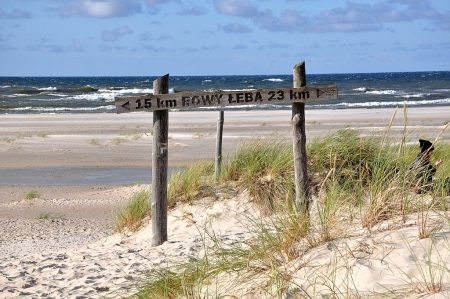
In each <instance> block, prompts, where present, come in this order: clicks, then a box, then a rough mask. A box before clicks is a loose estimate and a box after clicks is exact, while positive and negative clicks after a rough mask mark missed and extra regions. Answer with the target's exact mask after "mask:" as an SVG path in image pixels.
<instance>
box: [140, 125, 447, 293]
mask: <svg viewBox="0 0 450 299" xmlns="http://www.w3.org/2000/svg"><path fill="white" fill-rule="evenodd" d="M405 140H406V138H404V139H403V140H400V141H397V140H389V138H387V137H386V138H384V139H372V138H364V137H360V136H358V134H357V132H355V131H352V130H341V131H338V132H337V133H334V134H332V135H329V136H327V137H325V138H321V139H317V140H314V141H312V142H311V143H310V144H309V145H308V148H307V151H308V171H309V176H310V182H309V183H310V188H311V190H312V197H313V201H312V206H311V210H310V213H309V214H302V213H300V212H298V211H297V209H296V207H295V205H293V200H294V191H295V189H294V178H293V161H292V146H291V144H289V143H286V142H281V141H277V140H257V141H251V142H249V143H246V144H243V145H242V146H241V147H240V148H239V149H238V150H237V151H236V153H235V154H234V155H233V156H231V157H229V158H228V160H227V161H226V163H225V164H224V166H223V168H222V173H221V175H220V178H219V179H218V180H216V179H215V178H214V173H213V165H212V163H200V164H197V165H194V166H192V167H190V168H187V169H185V170H184V171H183V172H181V173H180V174H178V175H175V176H173V177H172V179H171V181H170V184H169V202H170V206H171V207H174V206H176V205H177V203H178V202H184V203H186V202H192V201H195V200H196V199H200V198H203V197H205V196H209V197H212V198H214V197H215V196H214V194H215V192H217V190H219V189H220V190H221V192H223V191H224V190H230V191H233V192H245V193H248V196H249V199H250V200H251V201H253V202H254V204H255V205H256V206H257V207H259V208H260V209H261V211H262V212H263V215H266V216H264V217H261V218H258V219H249V223H250V225H249V227H248V230H249V233H250V235H251V236H252V237H250V238H247V239H243V240H242V241H240V242H238V243H234V244H231V245H230V244H225V243H223V242H222V241H221V239H220V237H219V236H216V235H215V233H214V232H213V231H208V230H205V231H204V232H203V234H204V243H205V245H204V247H205V249H204V252H203V254H202V255H201V256H199V257H197V258H194V259H191V260H189V261H187V262H186V263H179V264H175V265H169V266H168V267H166V268H160V269H157V270H152V272H151V273H149V278H148V283H146V285H145V286H144V287H143V288H142V289H141V290H140V291H139V292H138V293H137V294H136V296H137V297H139V298H178V297H182V298H183V297H184V298H216V297H220V296H222V295H230V294H233V295H236V296H238V297H239V296H240V295H243V294H247V293H251V294H254V296H256V297H251V298H273V297H280V298H281V297H283V296H286V294H291V295H292V296H293V297H292V298H316V297H317V296H322V295H324V296H331V297H333V298H353V297H356V298H358V297H374V298H378V297H383V298H384V297H388V298H397V297H398V296H400V297H401V296H404V295H405V294H415V295H417V296H418V295H423V294H432V293H440V292H443V291H445V290H448V289H449V287H450V286H449V285H448V283H447V282H448V281H450V269H449V267H450V265H449V264H448V262H447V261H448V260H449V258H450V256H449V253H450V240H449V239H448V232H449V228H448V226H449V223H450V221H449V214H448V209H449V207H450V197H449V196H448V194H447V193H446V192H448V190H447V189H446V188H447V187H448V186H445V180H446V177H448V176H449V175H450V145H448V144H441V143H439V142H437V143H435V148H436V149H435V151H434V155H433V159H435V160H438V159H442V160H443V163H442V165H441V166H440V167H439V169H438V171H437V173H436V175H435V182H434V188H433V190H432V191H430V192H429V193H427V194H416V193H414V192H412V190H411V185H412V184H414V183H415V181H414V180H415V178H416V173H415V171H414V170H411V168H410V165H411V162H412V161H413V160H414V158H415V157H416V155H417V153H418V152H419V148H418V145H416V144H407V143H406V142H405ZM394 229H398V230H400V231H402V230H404V231H405V232H408V229H409V230H411V229H414V230H415V231H414V234H413V235H414V238H413V239H404V240H403V239H402V234H400V233H399V232H398V231H394V232H393V235H395V236H397V237H398V240H397V241H400V242H402V244H403V245H402V246H400V247H401V248H402V249H399V250H400V251H399V252H403V254H408V255H409V256H410V257H412V258H411V263H410V265H409V266H411V267H412V268H413V270H414V271H413V272H414V273H419V274H418V277H416V276H412V275H410V274H408V273H410V272H405V271H403V270H401V269H394V270H392V271H393V272H392V275H393V276H396V277H401V283H399V284H398V285H397V286H394V287H392V286H389V287H387V286H386V287H385V286H384V284H383V283H384V282H383V281H381V282H380V284H381V285H382V286H383V288H384V287H385V289H384V290H385V291H380V290H379V287H380V286H379V285H378V286H374V287H373V291H370V292H368V291H367V289H364V290H359V289H358V288H360V287H361V286H364V283H365V282H364V281H362V280H361V279H362V278H361V279H359V278H357V277H353V276H352V275H353V274H352V273H353V272H352V271H356V270H355V268H353V265H354V264H355V263H357V261H359V260H360V259H359V258H358V257H359V256H360V255H361V254H363V255H364V257H367V258H369V259H370V258H372V257H375V256H376V257H377V258H378V255H383V254H386V253H382V251H380V250H379V248H378V247H376V246H375V245H371V244H372V243H373V244H377V242H381V241H380V240H381V238H385V235H383V234H388V235H389V231H390V230H394ZM402 232H403V231H402ZM409 233H411V231H409ZM362 236H364V237H362ZM381 236H383V237H381ZM408 236H410V235H408ZM422 240H423V241H422ZM369 241H370V242H372V243H371V244H369V243H370V242H369ZM367 242H369V243H367ZM366 243H367V244H366ZM412 244H414V246H413V245H412ZM417 244H419V245H417ZM422 247H423V250H418V249H417V248H419V249H420V248H422ZM436 248H440V249H442V248H446V250H445V252H444V253H442V252H437V251H436V250H437V249H436ZM327 250H328V251H329V254H330V259H329V260H327V261H328V262H327V263H325V264H323V260H320V259H319V262H318V263H319V264H320V263H322V267H319V268H317V267H318V266H317V267H316V268H314V267H313V266H312V264H311V262H312V261H315V260H316V259H317V257H318V256H320V254H318V253H317V252H322V251H325V254H328V253H327V252H328V251H327ZM401 250H403V251H401ZM380 259H381V261H382V262H381V264H380V265H383V261H384V260H386V261H390V262H395V259H392V260H390V258H388V257H387V255H386V257H381V258H380ZM378 262H379V261H378ZM380 267H381V266H380ZM391 267H394V268H395V265H394V266H392V265H391ZM312 269H315V270H312ZM324 269H325V270H324ZM379 271H381V270H379ZM402 271H403V272H402ZM411 271H412V270H411ZM411 273H412V272H411ZM371 283H372V282H371ZM400 286H401V287H400ZM376 288H378V289H376ZM375 289H376V291H375ZM380 292H381V293H380Z"/></svg>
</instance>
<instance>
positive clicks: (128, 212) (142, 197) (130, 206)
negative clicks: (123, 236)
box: [115, 190, 150, 232]
mask: <svg viewBox="0 0 450 299" xmlns="http://www.w3.org/2000/svg"><path fill="white" fill-rule="evenodd" d="M149 215H150V192H149V191H148V190H141V191H139V192H136V193H135V194H133V196H132V197H131V198H130V200H129V201H128V203H127V204H126V205H125V206H123V207H122V208H121V209H120V210H119V211H118V212H117V214H116V227H115V230H116V231H117V232H123V231H136V230H137V229H139V228H140V227H141V225H142V220H143V219H144V218H145V217H147V216H149Z"/></svg>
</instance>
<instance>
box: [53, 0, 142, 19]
mask: <svg viewBox="0 0 450 299" xmlns="http://www.w3.org/2000/svg"><path fill="white" fill-rule="evenodd" d="M141 10H142V7H141V4H140V2H139V1H137V0H76V1H71V2H70V3H69V4H67V5H65V6H63V7H62V8H60V15H61V16H64V17H71V16H84V17H91V18H112V17H124V16H130V15H134V14H137V13H140V12H141Z"/></svg>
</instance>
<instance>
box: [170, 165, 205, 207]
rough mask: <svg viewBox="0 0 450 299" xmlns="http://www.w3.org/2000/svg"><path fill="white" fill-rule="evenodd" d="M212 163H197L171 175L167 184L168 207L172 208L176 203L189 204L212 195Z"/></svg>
mask: <svg viewBox="0 0 450 299" xmlns="http://www.w3.org/2000/svg"><path fill="white" fill-rule="evenodd" d="M213 173H214V164H213V163H212V162H198V163H195V164H193V165H191V166H189V167H187V168H186V169H184V170H181V171H179V172H176V173H174V174H173V175H172V177H171V178H170V182H169V190H168V206H169V208H172V207H174V206H175V205H176V203H178V202H191V201H193V200H195V199H199V198H201V197H205V196H209V195H211V194H212V192H211V190H210V189H211V186H212V184H213V182H214V180H213V179H212V175H213Z"/></svg>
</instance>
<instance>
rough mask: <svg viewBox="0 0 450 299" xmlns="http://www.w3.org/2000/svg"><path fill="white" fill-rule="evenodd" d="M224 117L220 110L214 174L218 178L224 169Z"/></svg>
mask: <svg viewBox="0 0 450 299" xmlns="http://www.w3.org/2000/svg"><path fill="white" fill-rule="evenodd" d="M224 118H225V117H224V112H223V111H219V118H218V119H217V136H216V158H215V163H214V166H215V167H214V174H215V178H216V180H217V179H218V178H219V175H220V171H221V170H222V138H223V122H224Z"/></svg>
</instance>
